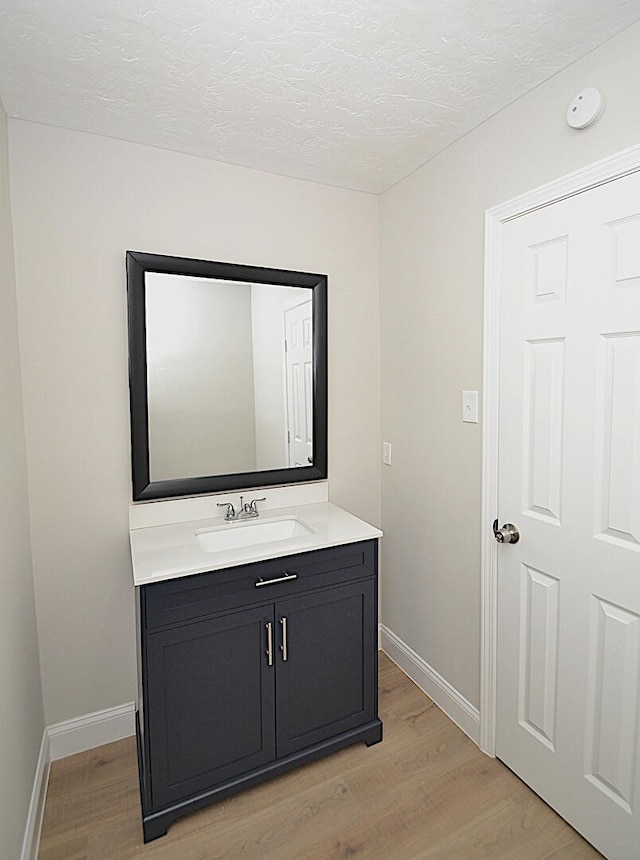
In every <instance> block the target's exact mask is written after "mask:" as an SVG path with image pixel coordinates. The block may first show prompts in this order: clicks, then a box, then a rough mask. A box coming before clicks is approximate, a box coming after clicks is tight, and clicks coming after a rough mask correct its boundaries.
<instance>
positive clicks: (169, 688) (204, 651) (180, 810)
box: [138, 540, 382, 841]
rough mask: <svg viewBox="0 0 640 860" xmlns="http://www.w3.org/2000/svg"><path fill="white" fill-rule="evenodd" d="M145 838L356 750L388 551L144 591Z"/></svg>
mask: <svg viewBox="0 0 640 860" xmlns="http://www.w3.org/2000/svg"><path fill="white" fill-rule="evenodd" d="M138 598H139V612H138V617H139V634H140V638H139V644H140V654H139V680H140V688H139V709H138V759H139V766H140V784H141V794H142V807H143V810H142V811H143V825H144V838H145V841H149V840H151V839H154V838H156V837H158V836H162V835H163V834H164V833H166V830H167V827H168V826H169V825H170V824H171V823H172V822H173V821H174V820H175V819H176V818H178V817H179V816H181V815H184V814H186V813H188V812H190V811H193V810H195V809H198V808H200V807H202V806H205V805H206V804H208V803H211V802H213V801H215V800H218V799H221V798H223V797H225V796H227V795H229V794H232V793H234V792H237V791H240V790H242V789H243V788H247V787H249V786H250V785H255V784H256V783H258V782H262V781H263V780H266V779H269V778H271V777H273V776H276V775H278V774H280V773H284V772H285V771H287V770H290V769H291V768H293V767H296V766H297V765H299V764H303V763H305V762H308V761H312V760H314V759H316V758H319V757H321V756H323V755H326V754H328V753H330V752H332V751H334V750H337V749H340V748H342V747H344V746H347V745H349V744H352V743H355V742H357V741H364V742H365V743H366V744H367V745H370V744H373V743H376V742H377V741H379V740H381V738H382V723H381V722H380V720H379V719H378V716H377V541H375V540H370V541H363V542H361V543H355V544H347V545H345V546H339V547H332V548H330V549H324V550H317V551H315V552H308V553H301V554H298V555H292V556H287V557H283V558H281V559H277V560H270V561H263V562H258V563H256V564H251V565H242V566H238V567H233V568H226V569H224V570H218V571H214V572H211V573H203V574H198V575H196V576H188V577H183V578H180V579H172V580H166V581H162V582H158V583H154V584H151V585H146V586H142V587H141V588H139V589H138Z"/></svg>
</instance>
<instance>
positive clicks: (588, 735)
mask: <svg viewBox="0 0 640 860" xmlns="http://www.w3.org/2000/svg"><path fill="white" fill-rule="evenodd" d="M500 290H501V320H502V322H501V335H500V367H501V371H500V422H499V450H500V474H499V485H498V495H499V518H500V523H502V522H513V523H515V524H516V526H517V527H518V529H519V531H520V535H521V539H520V541H519V543H517V544H515V545H511V544H509V545H503V546H501V547H500V549H499V561H498V685H497V709H498V713H497V753H498V756H499V757H500V758H502V759H503V760H504V761H505V762H506V764H508V765H509V767H511V768H512V769H513V770H515V771H516V772H517V773H518V774H519V775H520V776H522V778H523V779H524V780H525V781H526V782H527V783H529V784H530V785H531V786H532V787H533V788H534V790H535V791H537V792H538V793H539V794H540V795H541V796H542V797H544V798H545V799H546V800H547V801H548V802H549V803H550V804H551V805H552V806H553V807H554V808H555V809H556V810H557V811H558V812H559V813H560V814H561V815H563V816H564V817H565V818H566V819H567V820H568V821H569V822H570V823H571V824H573V826H574V827H576V828H577V829H578V830H579V831H580V832H581V833H583V834H584V835H585V836H586V838H587V839H589V840H590V841H591V842H593V844H594V845H595V846H596V847H597V848H599V849H600V850H601V851H603V852H604V853H605V854H606V856H608V857H611V858H620V860H622V858H634V860H637V856H638V853H637V846H638V845H639V844H640V808H639V804H640V765H639V752H640V751H639V750H638V744H637V737H638V733H639V731H640V566H639V565H640V557H639V556H638V551H639V550H640V176H639V175H638V174H633V175H631V176H628V177H625V178H623V179H619V180H616V181H615V182H610V183H608V184H606V185H602V186H600V187H598V188H595V189H592V190H590V191H588V192H584V193H582V194H579V195H576V196H574V197H571V198H568V199H566V200H563V201H560V202H559V203H556V204H554V205H553V206H549V207H546V208H543V209H540V210H537V211H534V212H532V213H529V214H528V215H524V216H522V217H520V218H516V219H514V220H513V221H511V222H509V223H507V224H505V225H504V228H503V236H502V253H501V288H500Z"/></svg>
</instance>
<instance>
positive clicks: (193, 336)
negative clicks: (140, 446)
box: [145, 272, 256, 481]
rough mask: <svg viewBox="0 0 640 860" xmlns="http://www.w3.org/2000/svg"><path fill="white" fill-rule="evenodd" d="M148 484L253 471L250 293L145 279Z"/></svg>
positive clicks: (196, 281)
mask: <svg viewBox="0 0 640 860" xmlns="http://www.w3.org/2000/svg"><path fill="white" fill-rule="evenodd" d="M145 283H146V315H147V384H148V397H149V459H150V471H151V480H153V481H159V480H164V479H170V478H179V477H191V476H199V475H215V474H229V473H232V472H244V471H253V470H254V469H255V468H256V462H255V460H256V440H255V427H256V421H255V397H254V388H253V361H252V348H251V336H252V333H251V290H250V287H248V286H247V287H246V288H245V287H242V286H239V285H238V284H225V283H216V285H215V289H213V288H212V284H211V281H210V280H206V279H201V278H188V277H183V276H176V275H167V274H159V273H150V272H148V273H147V274H146V280H145Z"/></svg>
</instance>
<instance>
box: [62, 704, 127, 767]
mask: <svg viewBox="0 0 640 860" xmlns="http://www.w3.org/2000/svg"><path fill="white" fill-rule="evenodd" d="M135 713H136V706H135V704H134V703H133V702H128V703H127V704H126V705H119V706H118V707H117V708H107V709H106V710H104V711H96V712H95V713H93V714H85V715H84V716H82V717H76V718H75V719H73V720H65V721H64V722H62V723H56V724H55V725H53V726H49V727H48V729H47V730H46V731H47V734H48V737H49V744H50V749H51V761H56V759H59V758H66V757H67V756H68V755H75V753H79V752H84V751H85V750H91V749H93V748H94V747H100V746H102V744H110V743H112V741H119V740H121V739H122V738H128V737H129V736H130V735H134V734H135V732H136V725H135Z"/></svg>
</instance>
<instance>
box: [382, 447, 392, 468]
mask: <svg viewBox="0 0 640 860" xmlns="http://www.w3.org/2000/svg"><path fill="white" fill-rule="evenodd" d="M382 462H383V463H384V464H385V466H390V465H391V442H383V443H382Z"/></svg>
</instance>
